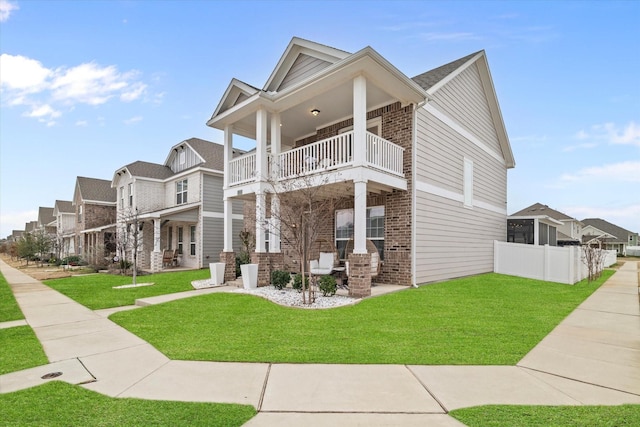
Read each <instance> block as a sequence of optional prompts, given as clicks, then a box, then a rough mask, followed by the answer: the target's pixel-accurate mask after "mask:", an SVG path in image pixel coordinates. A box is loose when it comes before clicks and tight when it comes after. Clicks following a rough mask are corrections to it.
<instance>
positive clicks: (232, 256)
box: [220, 252, 236, 283]
mask: <svg viewBox="0 0 640 427" xmlns="http://www.w3.org/2000/svg"><path fill="white" fill-rule="evenodd" d="M220 262H224V264H225V266H224V282H225V283H227V282H233V281H234V280H236V253H235V252H220Z"/></svg>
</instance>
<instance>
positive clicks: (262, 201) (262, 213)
mask: <svg viewBox="0 0 640 427" xmlns="http://www.w3.org/2000/svg"><path fill="white" fill-rule="evenodd" d="M266 204H267V202H266V195H265V193H264V190H262V189H260V190H258V192H257V193H256V252H258V253H261V252H266V251H267V250H266V244H265V243H266V242H265V239H264V221H265V218H266Z"/></svg>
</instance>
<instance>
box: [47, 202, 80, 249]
mask: <svg viewBox="0 0 640 427" xmlns="http://www.w3.org/2000/svg"><path fill="white" fill-rule="evenodd" d="M53 216H54V217H55V218H56V250H57V256H58V257H59V258H64V257H67V256H69V255H72V254H73V255H75V235H76V211H75V208H74V207H73V202H71V201H70V200H56V202H55V204H54V206H53Z"/></svg>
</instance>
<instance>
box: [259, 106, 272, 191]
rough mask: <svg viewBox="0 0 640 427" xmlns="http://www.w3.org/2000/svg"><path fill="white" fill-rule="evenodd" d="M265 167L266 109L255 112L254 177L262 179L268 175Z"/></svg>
mask: <svg viewBox="0 0 640 427" xmlns="http://www.w3.org/2000/svg"><path fill="white" fill-rule="evenodd" d="M268 172H269V169H268V167H267V110H265V109H264V108H261V109H259V110H258V111H257V112H256V177H257V178H258V181H264V180H266V179H267V177H268Z"/></svg>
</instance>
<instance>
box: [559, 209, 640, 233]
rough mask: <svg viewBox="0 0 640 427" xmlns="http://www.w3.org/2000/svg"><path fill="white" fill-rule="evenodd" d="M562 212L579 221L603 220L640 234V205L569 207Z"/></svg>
mask: <svg viewBox="0 0 640 427" xmlns="http://www.w3.org/2000/svg"><path fill="white" fill-rule="evenodd" d="M561 210H562V212H565V213H566V214H568V215H570V216H573V217H575V218H578V219H581V220H582V219H585V218H602V219H604V220H606V221H608V222H610V223H612V224H615V225H617V226H619V227H622V228H625V229H627V230H629V231H633V232H636V233H637V232H640V204H632V205H627V206H619V207H616V206H580V205H579V206H567V207H562V208H561Z"/></svg>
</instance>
